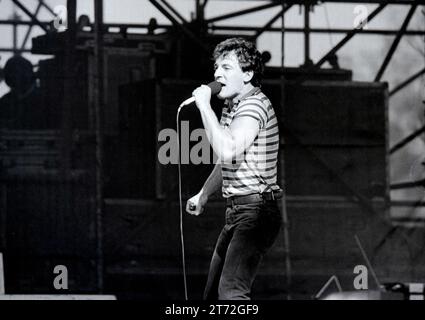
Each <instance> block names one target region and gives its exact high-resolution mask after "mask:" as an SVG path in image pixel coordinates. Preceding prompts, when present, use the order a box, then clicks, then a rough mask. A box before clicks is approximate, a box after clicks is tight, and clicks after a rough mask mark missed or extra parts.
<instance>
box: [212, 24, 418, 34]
mask: <svg viewBox="0 0 425 320" xmlns="http://www.w3.org/2000/svg"><path fill="white" fill-rule="evenodd" d="M260 28H261V27H249V26H210V27H209V29H211V30H213V31H258V30H259V29H260ZM265 31H267V32H279V33H280V32H282V29H281V28H280V27H278V28H276V27H272V28H267V29H266V30H265ZM304 31H305V29H304V28H288V27H285V32H291V33H304ZM350 31H352V29H343V28H332V29H328V28H310V29H309V32H311V33H344V34H345V33H347V32H350ZM398 31H399V30H389V29H374V30H372V29H364V30H359V31H358V34H359V35H363V34H368V35H386V36H393V35H396V34H397V32H398ZM404 35H407V36H424V35H425V31H424V30H406V31H405V33H404Z"/></svg>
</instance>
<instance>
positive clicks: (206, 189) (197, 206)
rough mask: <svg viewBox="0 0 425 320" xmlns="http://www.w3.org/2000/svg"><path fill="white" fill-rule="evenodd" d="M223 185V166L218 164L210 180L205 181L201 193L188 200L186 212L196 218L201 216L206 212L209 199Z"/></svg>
mask: <svg viewBox="0 0 425 320" xmlns="http://www.w3.org/2000/svg"><path fill="white" fill-rule="evenodd" d="M221 183H222V176H221V166H220V163H217V164H216V165H215V167H214V169H213V171H212V172H211V174H210V175H209V177H208V179H207V180H206V181H205V183H204V186H203V187H202V189H201V191H199V192H198V194H197V195H195V196H193V197H192V198H190V199H189V200H187V203H186V211H187V212H188V213H190V214H193V215H195V216H197V215H199V214H201V213H202V212H203V211H204V207H205V205H206V203H207V201H208V198H209V197H210V196H211V195H212V194H213V193H214V192H216V191H217V190H218V189H219V188H220V186H221Z"/></svg>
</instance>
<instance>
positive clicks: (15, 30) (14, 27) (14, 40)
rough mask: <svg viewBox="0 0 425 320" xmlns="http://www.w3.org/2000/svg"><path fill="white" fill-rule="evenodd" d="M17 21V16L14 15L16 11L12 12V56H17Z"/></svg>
mask: <svg viewBox="0 0 425 320" xmlns="http://www.w3.org/2000/svg"><path fill="white" fill-rule="evenodd" d="M18 20H19V16H18V14H17V13H16V10H15V9H14V10H13V21H14V22H15V23H14V24H13V54H14V55H15V54H17V53H18V24H17V22H18Z"/></svg>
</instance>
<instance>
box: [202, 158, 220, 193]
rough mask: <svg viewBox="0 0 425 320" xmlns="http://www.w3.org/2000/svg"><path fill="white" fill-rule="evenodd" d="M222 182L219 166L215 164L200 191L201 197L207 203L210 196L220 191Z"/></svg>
mask: <svg viewBox="0 0 425 320" xmlns="http://www.w3.org/2000/svg"><path fill="white" fill-rule="evenodd" d="M222 182H223V177H222V176H221V165H220V163H217V164H216V165H215V166H214V169H213V171H212V172H211V174H210V175H209V176H208V178H207V180H206V181H205V183H204V186H203V187H202V189H201V193H202V196H203V197H204V198H205V200H206V201H208V198H209V197H210V196H211V195H212V194H214V193H215V192H216V191H218V190H219V189H220V187H221V186H222Z"/></svg>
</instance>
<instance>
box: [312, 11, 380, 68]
mask: <svg viewBox="0 0 425 320" xmlns="http://www.w3.org/2000/svg"><path fill="white" fill-rule="evenodd" d="M386 5H387V3H383V4H381V5H380V6H379V7H378V8H376V9H375V10H374V11H373V12H372V13H371V14H370V15H369V16H368V17H367V18H366V19H365V21H368V22H370V21H371V20H372V19H373V18H375V17H376V15H377V14H378V13H379V12H381V11H382V9H384V8H385V7H386ZM363 22H364V21H361V22H360V23H359V25H358V27H360V26H362V25H363ZM361 31H362V30H361V29H358V28H355V29H353V30H351V31H350V32H349V33H348V34H347V35H346V36H345V37H344V39H342V40H341V41H340V42H339V43H338V44H337V45H336V46H335V47H334V48H332V49H331V50H330V51H329V52H328V53H327V54H325V55H324V57H323V58H321V59H320V60H319V62H317V63H316V64H315V67H317V68H318V67H320V66H321V65H322V64H324V63H325V62H326V61H327V60H328V58H329V57H330V56H333V55H335V54H336V52H337V51H338V50H339V49H341V48H342V47H343V46H344V45H345V44H346V43H347V42H348V41H349V40H350V39H351V38H352V37H354V35H355V34H357V33H359V32H361Z"/></svg>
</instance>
